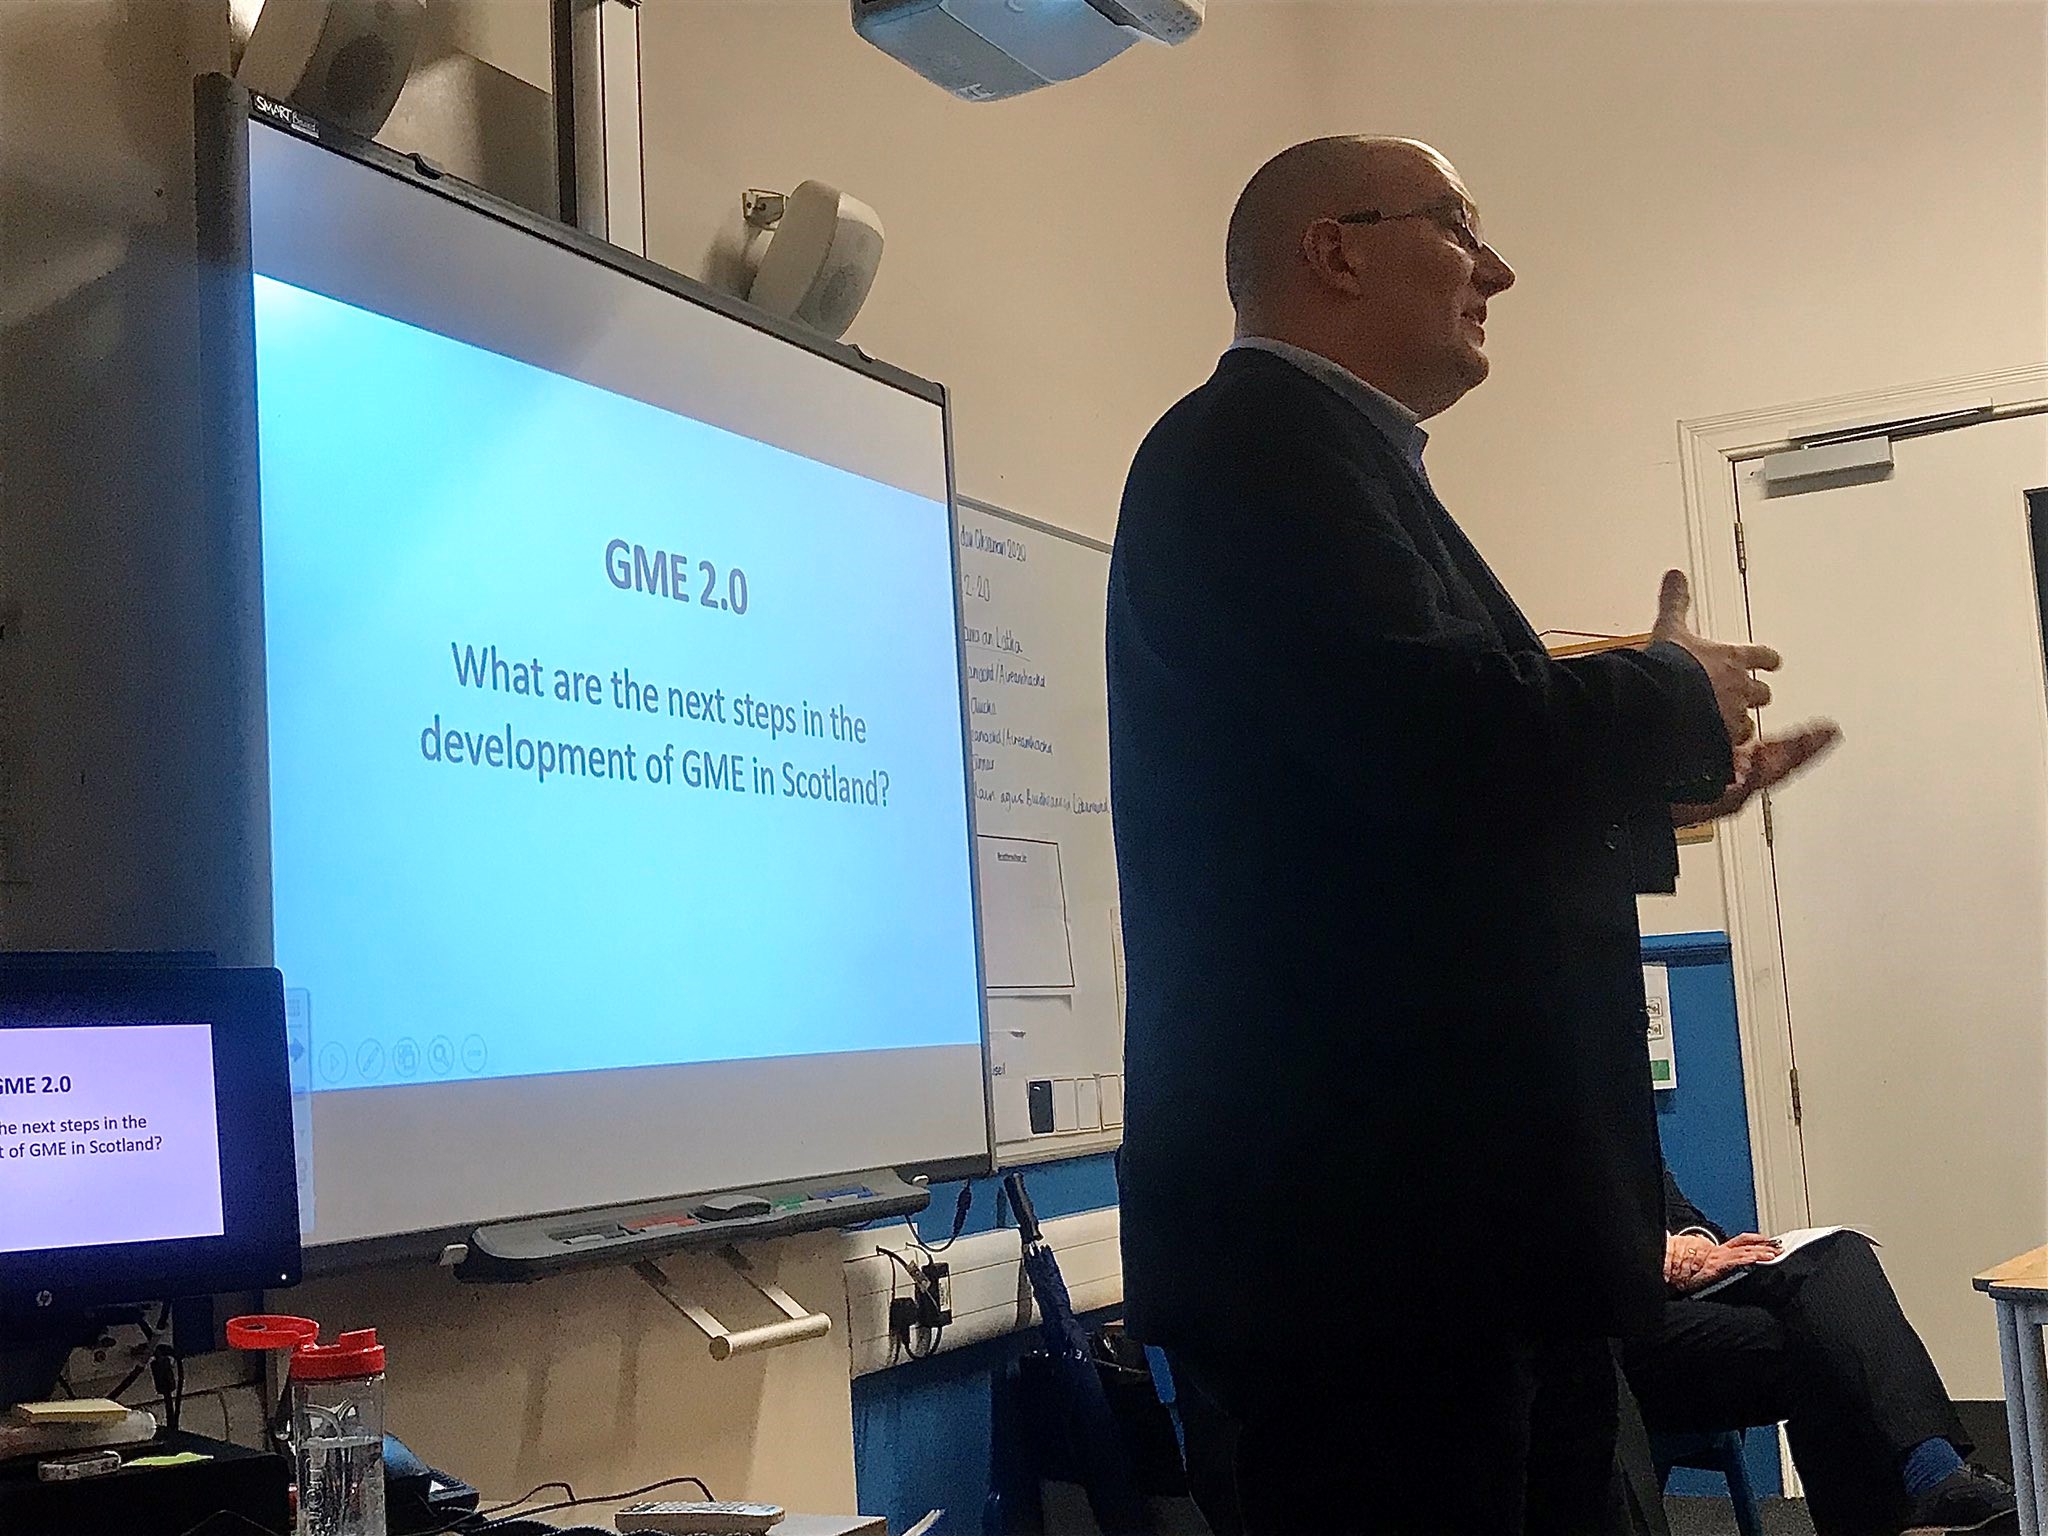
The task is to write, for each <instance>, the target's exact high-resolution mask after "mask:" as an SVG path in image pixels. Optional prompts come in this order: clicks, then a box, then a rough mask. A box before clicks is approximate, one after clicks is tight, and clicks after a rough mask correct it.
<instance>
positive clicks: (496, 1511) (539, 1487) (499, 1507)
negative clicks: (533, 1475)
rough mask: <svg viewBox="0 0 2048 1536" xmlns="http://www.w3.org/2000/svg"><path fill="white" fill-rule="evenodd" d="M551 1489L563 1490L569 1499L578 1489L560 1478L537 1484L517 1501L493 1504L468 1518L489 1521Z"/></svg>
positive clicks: (473, 1512)
mask: <svg viewBox="0 0 2048 1536" xmlns="http://www.w3.org/2000/svg"><path fill="white" fill-rule="evenodd" d="M550 1488H559V1489H561V1490H562V1492H564V1493H566V1494H567V1495H569V1497H570V1498H572V1499H573V1498H575V1497H576V1489H575V1488H574V1486H573V1485H571V1484H569V1483H565V1482H563V1481H562V1480H561V1479H560V1478H556V1479H555V1480H554V1481H553V1482H547V1483H536V1484H535V1485H534V1486H533V1487H531V1488H529V1489H527V1490H526V1492H524V1493H522V1494H521V1495H519V1497H518V1498H516V1499H508V1500H506V1501H505V1502H504V1503H503V1504H493V1505H492V1506H491V1507H490V1508H489V1509H479V1510H475V1511H472V1512H471V1514H470V1515H469V1516H468V1517H466V1518H470V1519H476V1520H488V1519H490V1518H491V1516H493V1515H502V1514H503V1513H504V1512H505V1511H506V1510H508V1509H517V1508H518V1507H519V1506H520V1505H522V1504H527V1503H530V1502H532V1501H533V1500H534V1499H536V1498H538V1497H539V1496H540V1495H541V1494H543V1493H546V1492H547V1491H548V1490H549V1489H550Z"/></svg>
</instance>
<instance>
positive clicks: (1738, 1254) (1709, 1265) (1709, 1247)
mask: <svg viewBox="0 0 2048 1536" xmlns="http://www.w3.org/2000/svg"><path fill="white" fill-rule="evenodd" d="M1674 1243H1685V1244H1689V1245H1690V1244H1704V1245H1705V1247H1704V1251H1702V1252H1699V1253H1698V1255H1697V1257H1696V1258H1695V1257H1692V1250H1691V1249H1690V1248H1689V1249H1688V1250H1687V1258H1686V1261H1684V1262H1682V1263H1681V1265H1680V1266H1679V1274H1678V1276H1677V1278H1673V1268H1674V1266H1673V1261H1672V1244H1674ZM1777 1256H1778V1244H1777V1242H1776V1241H1775V1240H1774V1239H1772V1238H1768V1237H1765V1236H1764V1235H1763V1234H1762V1233H1760V1232H1744V1233H1743V1234H1742V1235H1741V1236H1739V1237H1731V1238H1729V1239H1728V1241H1726V1242H1725V1243H1717V1242H1715V1241H1714V1240H1713V1239H1712V1238H1709V1237H1702V1236H1700V1235H1699V1234H1697V1233H1690V1232H1688V1233H1681V1234H1679V1235H1677V1236H1673V1237H1667V1238H1666V1239H1665V1240H1664V1283H1665V1284H1666V1285H1669V1286H1670V1287H1671V1288H1672V1289H1673V1290H1675V1291H1678V1292H1679V1293H1681V1294H1684V1293H1686V1292H1689V1291H1697V1290H1699V1289H1701V1288H1702V1287H1704V1286H1709V1285H1712V1284H1713V1283H1714V1282H1715V1281H1716V1280H1721V1279H1725V1278H1726V1277H1728V1276H1729V1275H1732V1274H1734V1273H1735V1272H1736V1271H1737V1270H1739V1269H1747V1268H1749V1266H1750V1265H1752V1264H1761V1263H1763V1262H1764V1261H1765V1260H1766V1259H1774V1258H1776V1257H1777Z"/></svg>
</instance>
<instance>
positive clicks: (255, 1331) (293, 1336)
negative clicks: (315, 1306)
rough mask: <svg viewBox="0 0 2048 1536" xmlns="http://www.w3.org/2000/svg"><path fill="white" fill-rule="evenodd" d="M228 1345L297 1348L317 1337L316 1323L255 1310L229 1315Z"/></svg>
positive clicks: (259, 1347)
mask: <svg viewBox="0 0 2048 1536" xmlns="http://www.w3.org/2000/svg"><path fill="white" fill-rule="evenodd" d="M227 1335H228V1344H229V1345H230V1346H231V1347H232V1348H235V1349H287V1350H289V1349H297V1348H298V1347H299V1346H300V1345H301V1344H311V1343H312V1342H313V1341H314V1340H315V1339H317V1338H319V1337H320V1325H319V1324H318V1323H316V1322H314V1321H313V1320H312V1319H311V1318H307V1317H277V1316H266V1315H264V1314H262V1313H257V1314H255V1315H252V1316H249V1317H231V1318H229V1319H228V1326H227Z"/></svg>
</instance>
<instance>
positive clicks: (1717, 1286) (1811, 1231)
mask: <svg viewBox="0 0 2048 1536" xmlns="http://www.w3.org/2000/svg"><path fill="white" fill-rule="evenodd" d="M1838 1232H1855V1233H1856V1235H1857V1236H1858V1237H1860V1238H1862V1239H1863V1240H1864V1241H1865V1242H1867V1243H1869V1244H1870V1245H1871V1246H1872V1247H1873V1248H1875V1247H1878V1246H1880V1244H1879V1243H1878V1241H1877V1239H1876V1238H1874V1237H1872V1236H1871V1235H1870V1234H1869V1233H1868V1232H1860V1231H1857V1229H1856V1228H1854V1227H1800V1228H1798V1229H1797V1230H1796V1231H1792V1232H1783V1233H1780V1234H1779V1236H1778V1251H1777V1253H1776V1254H1775V1255H1774V1256H1772V1257H1771V1258H1768V1259H1764V1260H1762V1261H1761V1262H1759V1263H1756V1264H1746V1265H1744V1266H1743V1267H1742V1268H1741V1269H1738V1270H1736V1271H1735V1273H1734V1274H1732V1275H1723V1276H1722V1277H1721V1278H1720V1279H1718V1280H1716V1281H1715V1282H1714V1283H1713V1284H1712V1285H1705V1286H1701V1287H1700V1288H1699V1289H1698V1290H1696V1291H1692V1292H1690V1293H1689V1294H1690V1295H1692V1296H1693V1297H1695V1298H1697V1297H1700V1296H1711V1295H1713V1294H1714V1292H1716V1291H1718V1290H1722V1289H1725V1288H1726V1287H1728V1286H1731V1285H1733V1284H1734V1283H1735V1282H1736V1281H1738V1280H1740V1279H1741V1278H1742V1277H1743V1276H1744V1275H1746V1274H1748V1273H1749V1272H1750V1271H1751V1270H1752V1269H1768V1268H1769V1267H1770V1266H1771V1265H1773V1264H1782V1263H1784V1262H1785V1261H1786V1260H1787V1259H1789V1258H1791V1257H1792V1255H1793V1254H1795V1253H1797V1252H1798V1251H1799V1250H1800V1249H1802V1248H1807V1247H1811V1246H1812V1245H1813V1244H1815V1243H1817V1242H1820V1241H1821V1240H1822V1239H1823V1238H1829V1237H1833V1236H1834V1235H1835V1234H1836V1233H1838Z"/></svg>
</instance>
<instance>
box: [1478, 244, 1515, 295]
mask: <svg viewBox="0 0 2048 1536" xmlns="http://www.w3.org/2000/svg"><path fill="white" fill-rule="evenodd" d="M1472 285H1473V286H1474V287H1475V288H1477V289H1478V290H1479V291H1480V292H1481V293H1483V294H1485V295H1486V296H1487V297H1488V298H1489V299H1490V298H1492V297H1493V296H1494V295H1495V294H1496V293H1500V292H1502V291H1504V290H1506V289H1509V288H1512V287H1514V286H1515V269H1514V268H1513V267H1511V266H1509V265H1508V264H1507V263H1506V262H1504V261H1502V260H1501V259H1500V252H1499V251H1496V250H1495V249H1494V248H1493V247H1492V246H1490V245H1488V246H1482V247H1481V248H1480V251H1479V261H1478V263H1477V264H1476V265H1475V266H1474V267H1473V269H1472Z"/></svg>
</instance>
